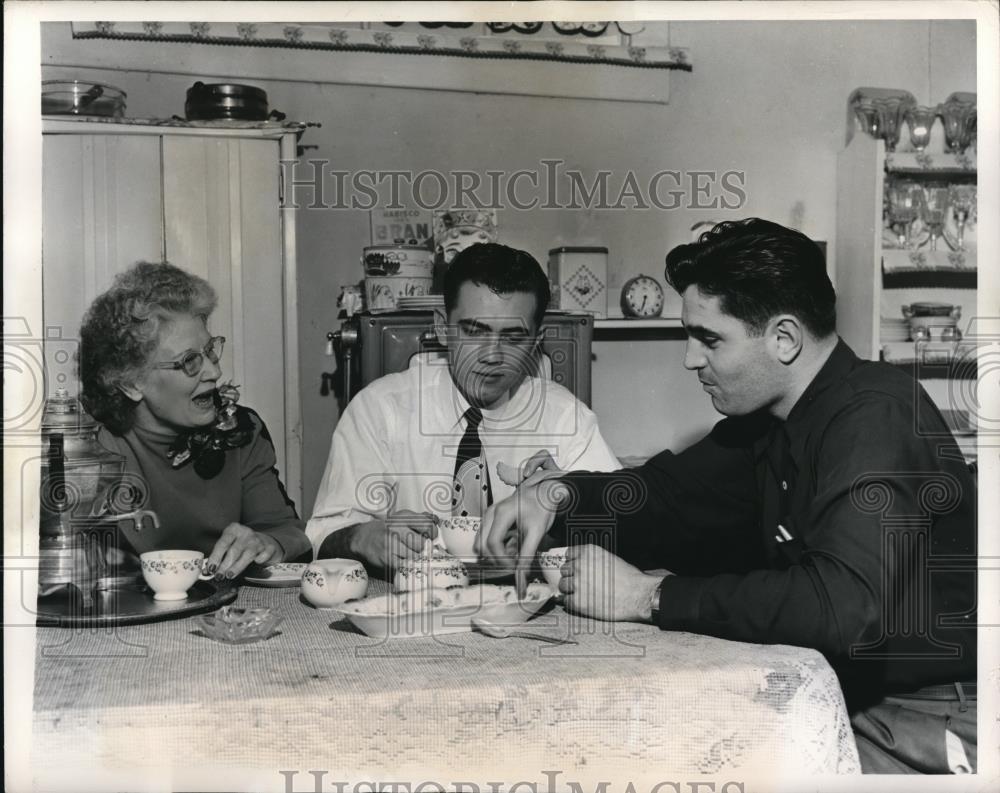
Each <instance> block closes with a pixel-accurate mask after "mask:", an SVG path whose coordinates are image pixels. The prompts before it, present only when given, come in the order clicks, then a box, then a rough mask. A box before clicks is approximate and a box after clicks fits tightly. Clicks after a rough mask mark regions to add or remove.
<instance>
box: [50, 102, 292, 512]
mask: <svg viewBox="0 0 1000 793" xmlns="http://www.w3.org/2000/svg"><path fill="white" fill-rule="evenodd" d="M295 137H296V136H295V131H294V130H290V129H288V128H287V127H283V126H281V125H276V124H261V125H257V126H255V127H253V128H244V127H239V128H234V127H233V126H229V127H226V126H211V125H204V126H198V127H191V126H169V125H160V124H149V123H136V122H132V121H122V122H119V123H105V122H101V121H92V120H91V121H87V120H76V119H67V118H64V117H59V118H55V117H48V118H46V119H45V120H44V122H43V168H42V195H43V199H42V235H43V254H42V262H43V289H44V296H43V314H44V322H45V328H46V330H45V340H44V344H45V356H46V369H47V381H46V390H47V391H49V392H51V391H52V390H54V389H55V388H56V387H58V386H64V387H67V388H68V389H69V391H70V393H76V392H77V390H78V382H77V377H76V372H75V364H74V362H73V361H72V359H71V356H72V352H73V351H74V349H75V340H76V339H78V338H79V327H80V320H81V318H82V316H83V313H84V311H85V310H86V308H87V306H88V305H89V304H90V302H91V301H92V300H93V299H94V297H96V296H97V295H98V294H99V293H101V292H102V291H104V290H105V289H107V288H108V286H110V285H111V282H112V280H113V278H114V276H115V274H117V273H119V272H121V271H123V270H125V269H127V268H128V267H130V266H131V265H132V264H134V263H135V262H137V261H141V260H146V261H161V260H166V261H169V262H171V263H173V264H176V265H178V266H179V267H182V268H184V269H186V270H188V271H190V272H193V273H195V274H197V275H200V276H202V277H203V278H205V279H206V280H208V281H209V283H211V284H212V286H213V287H215V289H216V291H217V292H218V295H219V304H218V308H217V309H216V311H215V313H214V314H213V316H212V319H211V321H210V328H211V330H212V332H213V333H214V334H217V335H222V336H225V337H226V339H227V343H226V346H225V350H224V352H223V356H222V361H221V364H222V368H223V378H224V379H231V380H232V381H233V382H234V383H236V384H238V385H240V386H241V391H242V399H241V402H242V403H243V404H246V405H247V406H249V407H252V408H253V409H254V410H256V411H257V412H258V413H260V415H261V416H262V417H263V419H264V421H265V422H266V424H267V426H268V428H269V430H270V432H271V436H272V438H273V440H274V445H275V451H276V453H277V458H278V467H279V470H280V472H281V474H282V477H283V478H284V480H285V483H286V485H287V487H288V490H289V494H290V495H292V497H293V498H295V500H296V502H297V503H301V481H300V480H301V476H300V468H301V419H300V408H299V388H298V354H297V338H298V327H297V310H296V297H295V295H296V291H295V290H296V284H295V272H296V271H295V226H294V214H293V212H292V210H290V209H288V208H283V207H282V202H281V189H282V185H281V178H282V172H281V161H282V160H286V161H287V160H291V159H294V157H295V145H296V139H295Z"/></svg>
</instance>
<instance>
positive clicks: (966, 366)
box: [886, 361, 979, 380]
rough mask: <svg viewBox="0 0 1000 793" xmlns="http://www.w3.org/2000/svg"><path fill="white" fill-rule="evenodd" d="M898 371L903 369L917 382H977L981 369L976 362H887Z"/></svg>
mask: <svg viewBox="0 0 1000 793" xmlns="http://www.w3.org/2000/svg"><path fill="white" fill-rule="evenodd" d="M886 363H889V364H892V365H893V366H895V367H896V368H897V369H902V370H903V371H904V372H906V373H907V374H908V375H910V377H912V378H913V379H915V380H976V379H978V377H979V374H978V373H979V367H978V366H976V362H975V361H961V362H959V363H957V364H953V363H945V362H941V363H937V362H934V363H925V362H923V361H921V362H920V363H913V362H907V361H886Z"/></svg>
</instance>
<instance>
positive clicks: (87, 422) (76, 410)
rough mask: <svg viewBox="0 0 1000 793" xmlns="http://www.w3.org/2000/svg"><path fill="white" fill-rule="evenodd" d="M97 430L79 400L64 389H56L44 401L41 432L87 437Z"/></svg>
mask: <svg viewBox="0 0 1000 793" xmlns="http://www.w3.org/2000/svg"><path fill="white" fill-rule="evenodd" d="M96 429H97V422H96V421H95V420H94V419H93V418H92V417H91V415H90V414H89V413H87V411H85V410H84V409H83V406H82V405H81V404H80V400H79V399H77V398H76V397H73V396H70V395H69V392H68V391H67V390H66V389H65V388H57V389H56V391H55V393H54V394H53V395H52V396H51V397H49V398H48V399H46V400H45V411H44V413H43V414H42V432H43V433H51V432H60V433H62V434H64V435H87V434H92V433H93V432H94V431H95V430H96Z"/></svg>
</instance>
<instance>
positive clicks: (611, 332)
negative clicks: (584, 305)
mask: <svg viewBox="0 0 1000 793" xmlns="http://www.w3.org/2000/svg"><path fill="white" fill-rule="evenodd" d="M686 338H687V333H685V331H684V326H683V325H682V324H681V320H680V317H662V318H658V319H626V318H624V317H613V318H611V319H598V320H595V321H594V341H683V340H684V339H686Z"/></svg>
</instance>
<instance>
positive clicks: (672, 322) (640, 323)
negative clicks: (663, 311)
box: [594, 317, 683, 330]
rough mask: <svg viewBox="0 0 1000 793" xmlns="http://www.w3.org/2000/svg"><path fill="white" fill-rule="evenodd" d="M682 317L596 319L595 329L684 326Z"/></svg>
mask: <svg viewBox="0 0 1000 793" xmlns="http://www.w3.org/2000/svg"><path fill="white" fill-rule="evenodd" d="M682 327H683V325H681V318H680V317H660V318H658V319H628V318H627V317H611V318H610V319H595V320H594V330H618V329H622V330H624V329H638V328H682Z"/></svg>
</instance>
